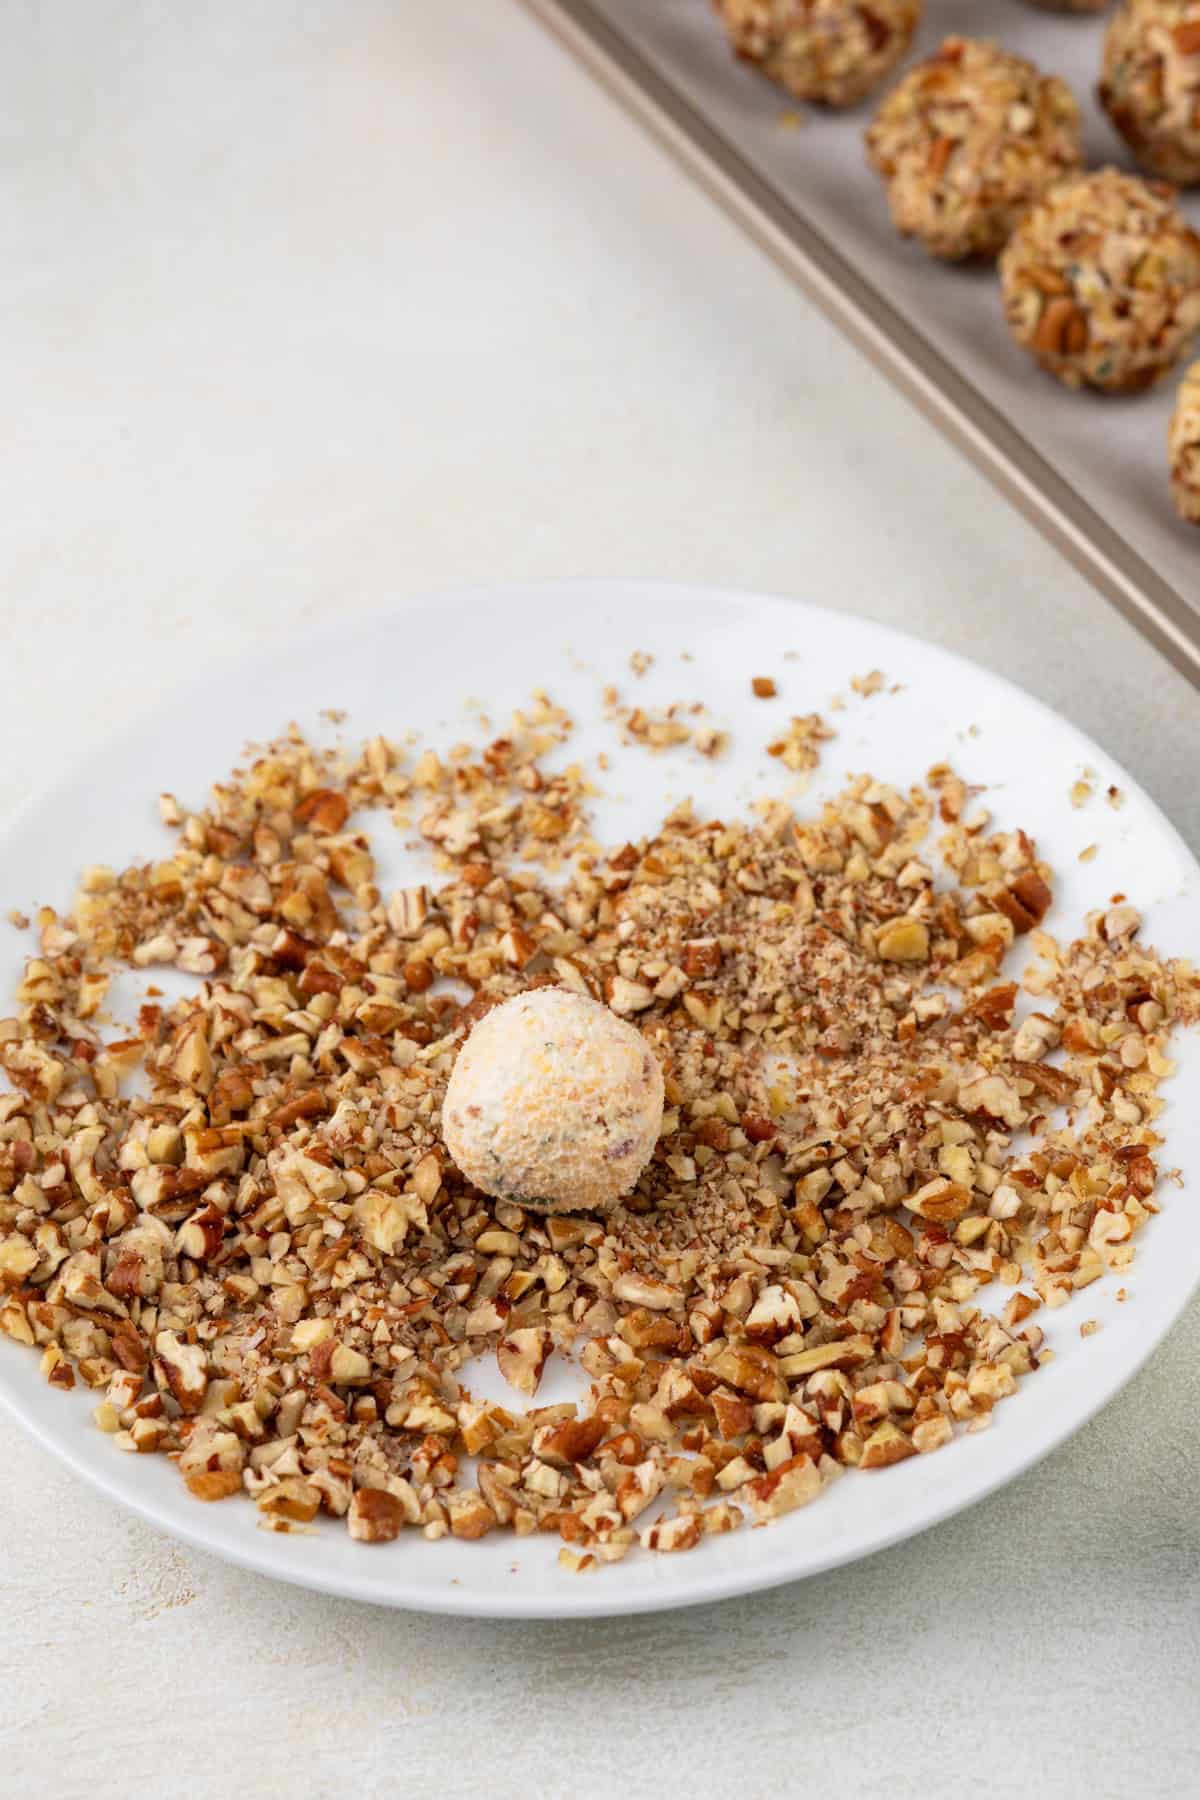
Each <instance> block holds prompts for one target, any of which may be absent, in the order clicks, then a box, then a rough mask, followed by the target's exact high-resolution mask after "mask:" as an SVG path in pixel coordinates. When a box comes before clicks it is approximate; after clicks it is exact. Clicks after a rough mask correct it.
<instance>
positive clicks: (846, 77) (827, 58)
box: [715, 0, 922, 106]
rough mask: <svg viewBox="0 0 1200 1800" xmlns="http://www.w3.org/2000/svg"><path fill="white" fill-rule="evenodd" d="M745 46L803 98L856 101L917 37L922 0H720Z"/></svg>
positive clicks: (736, 41) (743, 51) (733, 33)
mask: <svg viewBox="0 0 1200 1800" xmlns="http://www.w3.org/2000/svg"><path fill="white" fill-rule="evenodd" d="M715 3H716V8H717V11H718V12H719V13H720V15H721V18H722V19H723V20H724V22H725V29H726V31H727V32H728V33H729V38H730V41H731V43H732V44H733V47H734V50H735V51H736V52H737V54H738V55H739V56H741V57H743V58H745V60H746V61H747V62H752V63H756V64H757V65H758V67H759V68H760V69H761V70H762V72H763V74H764V75H768V76H769V77H770V78H771V80H772V81H778V82H779V83H780V84H781V85H782V86H783V87H785V88H787V90H788V92H789V93H792V94H795V96H796V98H797V99H799V100H812V101H815V102H818V103H820V104H822V105H824V106H853V105H854V104H855V102H856V101H858V100H861V99H862V98H863V96H864V94H869V93H870V92H871V89H872V88H875V87H878V85H879V83H880V82H881V81H882V80H883V78H884V76H885V75H886V74H887V73H888V71H889V69H892V68H894V67H895V65H896V64H897V63H898V62H899V60H900V58H901V57H902V56H903V55H904V52H905V51H906V50H907V49H908V46H909V45H910V44H911V42H912V36H913V32H914V31H915V30H916V28H917V22H918V20H919V19H920V16H921V3H922V0H715Z"/></svg>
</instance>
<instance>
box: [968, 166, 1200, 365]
mask: <svg viewBox="0 0 1200 1800" xmlns="http://www.w3.org/2000/svg"><path fill="white" fill-rule="evenodd" d="M1174 197H1175V196H1174V190H1173V189H1172V188H1169V187H1165V186H1163V185H1162V183H1160V182H1149V181H1140V180H1138V178H1137V177H1136V176H1133V175H1123V174H1121V172H1120V171H1119V170H1118V169H1098V170H1096V171H1095V172H1094V173H1092V174H1089V175H1078V176H1073V177H1070V178H1069V179H1068V180H1066V181H1061V182H1059V183H1058V185H1057V186H1056V187H1053V188H1051V189H1050V191H1049V193H1047V194H1046V195H1044V196H1043V198H1042V199H1041V200H1040V201H1039V202H1038V204H1037V205H1036V206H1035V207H1034V208H1033V210H1032V211H1031V212H1030V213H1028V214H1027V216H1026V217H1025V218H1024V219H1023V220H1022V222H1021V224H1020V225H1018V226H1017V229H1016V230H1015V231H1014V232H1013V235H1012V237H1011V238H1010V239H1009V241H1008V244H1007V246H1006V248H1005V249H1004V251H1003V253H1002V255H1001V257H1000V285H1001V289H1002V291H1003V295H1004V313H1005V317H1006V318H1007V320H1008V323H1009V327H1010V329H1011V331H1012V334H1013V336H1014V337H1015V338H1016V340H1017V342H1018V343H1019V344H1022V345H1023V346H1024V347H1025V349H1027V350H1029V351H1030V352H1031V353H1032V354H1033V355H1034V356H1035V357H1036V358H1037V360H1038V362H1039V363H1040V364H1041V365H1042V367H1043V368H1044V369H1046V370H1048V371H1049V373H1050V374H1051V375H1054V376H1056V377H1057V378H1058V380H1059V381H1061V382H1063V383H1064V384H1065V385H1066V386H1067V387H1083V386H1084V385H1085V384H1086V385H1087V386H1090V387H1095V388H1101V389H1104V390H1105V391H1106V392H1108V393H1117V394H1134V393H1138V392H1140V391H1141V390H1142V389H1143V388H1148V387H1151V386H1153V384H1154V383H1155V382H1156V381H1159V380H1161V379H1162V377H1163V376H1164V375H1166V374H1167V372H1168V371H1169V370H1170V369H1171V368H1172V367H1173V365H1174V364H1175V363H1176V362H1177V361H1178V360H1179V357H1180V355H1181V354H1182V352H1183V350H1184V349H1185V347H1186V346H1187V343H1188V340H1189V339H1190V338H1191V336H1192V334H1193V333H1194V332H1195V330H1196V328H1197V326H1198V325H1200V238H1198V237H1197V236H1196V234H1195V232H1194V231H1192V230H1191V229H1190V228H1189V226H1188V225H1187V223H1186V221H1185V220H1184V219H1183V218H1182V217H1181V215H1180V214H1179V212H1178V211H1177V210H1176V208H1175V205H1174Z"/></svg>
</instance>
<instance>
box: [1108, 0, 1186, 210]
mask: <svg viewBox="0 0 1200 1800" xmlns="http://www.w3.org/2000/svg"><path fill="white" fill-rule="evenodd" d="M1097 93H1098V97H1099V100H1100V104H1101V106H1102V107H1103V108H1104V110H1105V112H1106V113H1107V114H1108V116H1109V118H1110V119H1111V120H1112V122H1113V124H1114V125H1115V127H1116V129H1117V130H1118V131H1119V132H1120V134H1121V136H1122V137H1123V138H1124V139H1125V142H1126V143H1127V144H1128V145H1129V148H1130V149H1131V150H1132V151H1133V154H1134V155H1135V156H1136V158H1137V160H1138V162H1139V163H1140V164H1141V165H1142V167H1143V168H1144V169H1149V171H1150V173H1151V174H1152V175H1161V176H1162V178H1163V179H1164V180H1165V181H1177V182H1181V183H1191V182H1196V181H1200V0H1126V4H1125V5H1123V6H1122V7H1121V8H1120V10H1119V11H1118V12H1117V14H1116V15H1115V17H1114V18H1113V21H1112V24H1111V25H1110V26H1109V28H1108V33H1107V35H1106V37H1105V40H1104V66H1103V70H1102V73H1101V78H1100V85H1099V88H1098V90H1097Z"/></svg>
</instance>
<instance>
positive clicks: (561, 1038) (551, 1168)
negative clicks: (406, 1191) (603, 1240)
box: [442, 988, 663, 1212]
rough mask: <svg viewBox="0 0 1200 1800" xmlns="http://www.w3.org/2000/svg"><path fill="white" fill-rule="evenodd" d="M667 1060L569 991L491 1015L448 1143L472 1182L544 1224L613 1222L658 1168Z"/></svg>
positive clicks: (456, 1091) (461, 1060)
mask: <svg viewBox="0 0 1200 1800" xmlns="http://www.w3.org/2000/svg"><path fill="white" fill-rule="evenodd" d="M662 1116H663V1078H662V1070H661V1069H660V1068H659V1065H658V1059H657V1057H656V1056H655V1055H654V1052H653V1051H652V1050H651V1048H650V1046H649V1044H647V1042H646V1040H645V1038H644V1037H643V1036H642V1034H641V1032H640V1031H638V1030H637V1028H636V1027H635V1026H633V1025H630V1024H629V1023H628V1021H627V1020H625V1019H619V1018H618V1017H617V1015H616V1014H615V1013H612V1012H610V1011H609V1010H608V1008H607V1007H606V1006H601V1005H600V1004H599V1002H598V1001H596V1000H588V999H585V998H584V997H583V996H582V995H580V994H573V993H570V992H568V990H567V989H566V988H535V989H533V990H532V991H531V992H530V993H527V994H517V995H515V996H514V998H513V999H511V1000H505V1001H503V1002H502V1004H501V1005H499V1006H496V1007H493V1008H492V1010H491V1011H490V1012H488V1013H485V1015H484V1017H483V1018H482V1019H480V1021H479V1023H478V1024H477V1025H476V1026H475V1028H474V1030H473V1031H472V1032H471V1034H470V1036H469V1037H468V1038H467V1041H466V1043H465V1044H464V1045H463V1047H462V1049H461V1050H460V1051H459V1053H458V1060H457V1061H456V1062H455V1064H454V1068H453V1070H452V1071H451V1075H450V1080H449V1083H448V1085H447V1088H446V1097H445V1101H444V1102H443V1106H442V1136H443V1137H444V1139H445V1142H446V1148H447V1150H449V1152H450V1154H451V1156H452V1157H453V1158H454V1161H455V1163H456V1164H457V1165H458V1167H459V1168H460V1169H461V1170H462V1173H463V1174H464V1175H465V1176H466V1177H467V1179H468V1181H473V1182H474V1184H475V1186H476V1187H478V1188H482V1189H483V1191H484V1193H485V1194H493V1195H495V1196H496V1197H497V1198H499V1199H504V1200H515V1201H518V1202H519V1203H520V1204H521V1205H522V1206H527V1207H532V1208H533V1209H534V1210H536V1211H539V1212H575V1211H583V1212H611V1210H612V1209H613V1207H614V1206H616V1204H617V1202H618V1201H619V1200H620V1199H621V1198H622V1196H623V1195H625V1194H628V1193H630V1192H631V1191H632V1189H633V1188H634V1186H635V1184H636V1182H637V1178H638V1176H639V1175H640V1174H641V1172H642V1170H643V1169H644V1168H645V1166H646V1164H647V1163H648V1162H649V1160H650V1156H651V1153H652V1152H653V1150H654V1146H655V1144H656V1143H657V1142H658V1134H659V1130H660V1129H661V1126H662Z"/></svg>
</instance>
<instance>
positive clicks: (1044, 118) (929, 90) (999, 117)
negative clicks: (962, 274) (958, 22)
mask: <svg viewBox="0 0 1200 1800" xmlns="http://www.w3.org/2000/svg"><path fill="white" fill-rule="evenodd" d="M867 156H868V158H869V160H870V162H871V164H872V165H873V167H874V168H875V169H877V170H878V171H879V173H880V174H881V175H882V176H883V178H884V180H885V181H886V183H887V196H888V208H889V210H890V212H891V215H892V222H893V223H894V225H895V226H896V229H897V231H899V232H900V233H901V234H902V235H903V236H904V237H915V238H917V239H918V240H919V241H920V242H921V243H922V244H923V245H924V246H925V248H926V250H928V251H929V253H930V255H931V256H937V257H941V258H942V259H943V260H944V261H946V262H961V261H963V260H964V259H965V258H967V257H973V256H978V257H993V256H997V255H998V254H999V253H1000V251H1001V250H1002V249H1003V248H1004V245H1005V244H1006V243H1007V241H1008V239H1009V237H1010V236H1011V234H1012V231H1013V229H1014V227H1015V226H1016V225H1017V223H1018V221H1019V220H1020V219H1021V218H1023V216H1024V215H1025V213H1027V212H1028V210H1029V208H1030V206H1031V205H1032V204H1033V202H1034V201H1035V200H1036V199H1037V198H1038V197H1039V196H1040V195H1041V194H1042V193H1044V192H1045V190H1046V188H1047V187H1049V186H1050V185H1051V184H1052V183H1053V182H1055V181H1057V180H1059V179H1061V177H1062V176H1063V175H1064V174H1066V173H1068V172H1069V171H1071V170H1073V169H1078V168H1080V167H1081V166H1082V162H1083V154H1082V150H1081V148H1080V137H1079V108H1078V106H1077V105H1076V103H1075V97H1074V95H1073V94H1072V93H1071V90H1070V88H1069V87H1068V86H1067V85H1066V83H1065V82H1064V81H1060V80H1059V79H1058V77H1057V76H1056V75H1041V74H1039V72H1038V70H1037V69H1035V68H1034V66H1033V64H1032V63H1031V62H1026V61H1025V59H1024V57H1022V56H1012V55H1010V53H1009V52H1008V51H1007V50H1001V49H1000V48H999V47H998V46H997V45H996V44H991V43H987V42H985V41H983V40H982V39H974V38H961V37H951V38H947V39H946V40H945V42H944V43H943V44H942V46H941V48H940V49H939V50H937V51H935V52H934V54H933V55H932V56H930V57H928V58H927V59H926V60H925V61H924V62H921V63H918V64H917V65H916V67H915V68H913V69H910V70H909V71H908V74H907V75H905V76H904V78H903V80H901V81H899V82H898V83H897V84H896V86H895V87H894V88H893V89H892V91H891V93H890V94H889V95H888V96H887V98H886V99H885V100H884V102H883V104H882V106H881V107H880V108H879V111H878V113H877V114H876V117H875V120H874V123H873V124H872V125H871V127H870V129H869V130H868V132H867Z"/></svg>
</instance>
